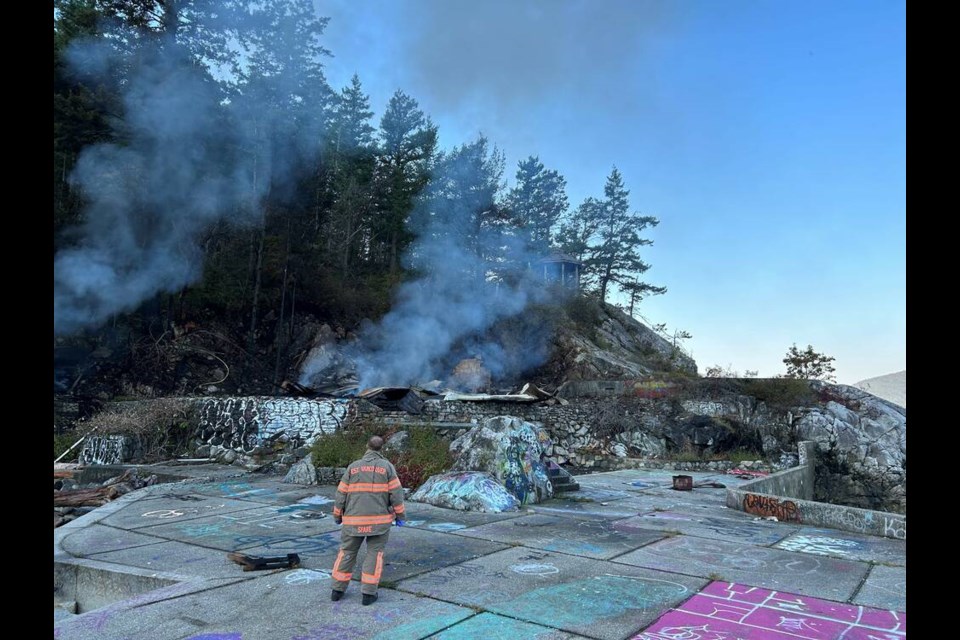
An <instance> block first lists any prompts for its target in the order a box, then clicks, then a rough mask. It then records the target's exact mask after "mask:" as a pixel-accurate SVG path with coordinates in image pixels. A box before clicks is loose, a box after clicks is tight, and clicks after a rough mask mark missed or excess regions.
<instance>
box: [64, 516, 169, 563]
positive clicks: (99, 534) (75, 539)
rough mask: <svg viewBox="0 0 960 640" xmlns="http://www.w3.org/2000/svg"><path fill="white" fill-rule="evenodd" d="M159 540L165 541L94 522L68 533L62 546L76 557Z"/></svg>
mask: <svg viewBox="0 0 960 640" xmlns="http://www.w3.org/2000/svg"><path fill="white" fill-rule="evenodd" d="M159 542H163V539H162V538H155V537H153V536H148V535H143V534H140V533H134V532H133V531H127V530H126V529H116V528H114V527H106V526H103V525H100V524H93V525H90V526H89V527H84V528H83V529H78V530H75V531H71V532H70V533H68V534H67V535H66V536H65V537H64V538H63V540H62V542H61V547H62V548H63V550H64V551H66V552H67V553H68V554H70V555H71V556H74V557H75V558H86V557H88V556H92V555H95V554H98V553H105V552H108V551H119V550H120V549H129V548H132V547H142V546H145V545H149V544H157V543H159Z"/></svg>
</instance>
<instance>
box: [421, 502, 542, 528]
mask: <svg viewBox="0 0 960 640" xmlns="http://www.w3.org/2000/svg"><path fill="white" fill-rule="evenodd" d="M404 505H405V507H406V514H405V520H406V526H408V527H414V528H417V529H428V530H430V531H441V532H450V531H456V530H458V529H466V528H467V527H475V526H477V525H481V524H487V523H489V522H499V521H501V520H509V519H511V518H519V517H520V516H523V515H527V514H528V513H529V511H528V510H526V509H521V510H520V511H506V512H504V513H483V512H480V511H458V510H456V509H444V508H443V507H435V506H433V505H430V504H425V503H422V502H410V501H407V502H405V503H404Z"/></svg>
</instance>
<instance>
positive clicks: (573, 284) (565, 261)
mask: <svg viewBox="0 0 960 640" xmlns="http://www.w3.org/2000/svg"><path fill="white" fill-rule="evenodd" d="M582 266H583V263H581V262H580V261H578V260H576V259H574V258H573V257H571V256H568V255H565V254H562V253H552V254H550V255H549V256H547V257H546V258H542V259H540V260H538V261H537V262H536V264H535V265H534V269H535V270H536V272H537V274H538V275H539V276H540V277H541V278H543V279H544V280H545V281H547V282H558V283H560V285H561V286H563V287H569V288H571V289H579V288H580V268H581V267H582Z"/></svg>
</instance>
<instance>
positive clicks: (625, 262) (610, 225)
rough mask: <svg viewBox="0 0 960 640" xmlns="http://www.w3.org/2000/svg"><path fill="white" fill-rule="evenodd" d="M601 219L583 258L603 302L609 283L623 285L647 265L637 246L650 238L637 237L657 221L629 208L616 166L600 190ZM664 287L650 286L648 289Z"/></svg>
mask: <svg viewBox="0 0 960 640" xmlns="http://www.w3.org/2000/svg"><path fill="white" fill-rule="evenodd" d="M603 193H604V200H603V203H602V219H601V221H600V225H599V229H598V231H597V243H596V244H594V245H591V247H590V249H589V252H588V255H589V257H588V258H587V260H586V263H587V266H588V268H589V269H590V270H592V271H593V273H594V274H595V276H596V279H597V287H598V293H599V297H600V300H601V302H605V301H606V299H607V294H608V292H609V289H610V285H611V284H626V283H628V282H631V281H633V279H634V278H635V277H636V276H637V275H639V274H641V273H643V272H645V271H646V270H647V269H649V268H650V265H648V264H647V263H645V262H644V261H643V260H642V259H641V258H640V248H641V247H643V246H646V245H649V244H652V243H653V241H652V240H648V239H646V238H641V237H640V232H641V231H642V230H643V229H645V228H646V227H648V226H656V225H657V224H659V223H660V221H659V220H657V219H656V218H655V217H653V216H641V215H639V214H638V213H632V212H631V211H630V200H629V196H630V192H629V191H628V190H627V188H626V186H625V185H624V184H623V177H622V176H621V175H620V172H619V171H618V170H617V168H616V167H614V168H613V170H612V171H611V172H610V175H609V176H608V177H607V183H606V185H605V186H604V189H603ZM663 291H665V290H657V288H650V289H649V290H648V292H657V293H662V292H663Z"/></svg>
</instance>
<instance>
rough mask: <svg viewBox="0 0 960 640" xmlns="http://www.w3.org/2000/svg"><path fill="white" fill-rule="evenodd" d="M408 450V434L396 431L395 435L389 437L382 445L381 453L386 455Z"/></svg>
mask: <svg viewBox="0 0 960 640" xmlns="http://www.w3.org/2000/svg"><path fill="white" fill-rule="evenodd" d="M409 448H410V434H408V433H407V432H406V431H397V432H396V433H395V434H393V435H392V436H390V437H389V438H388V439H387V441H386V442H385V443H383V452H384V453H385V454H386V453H392V452H397V453H403V452H405V451H407V450H408V449H409Z"/></svg>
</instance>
